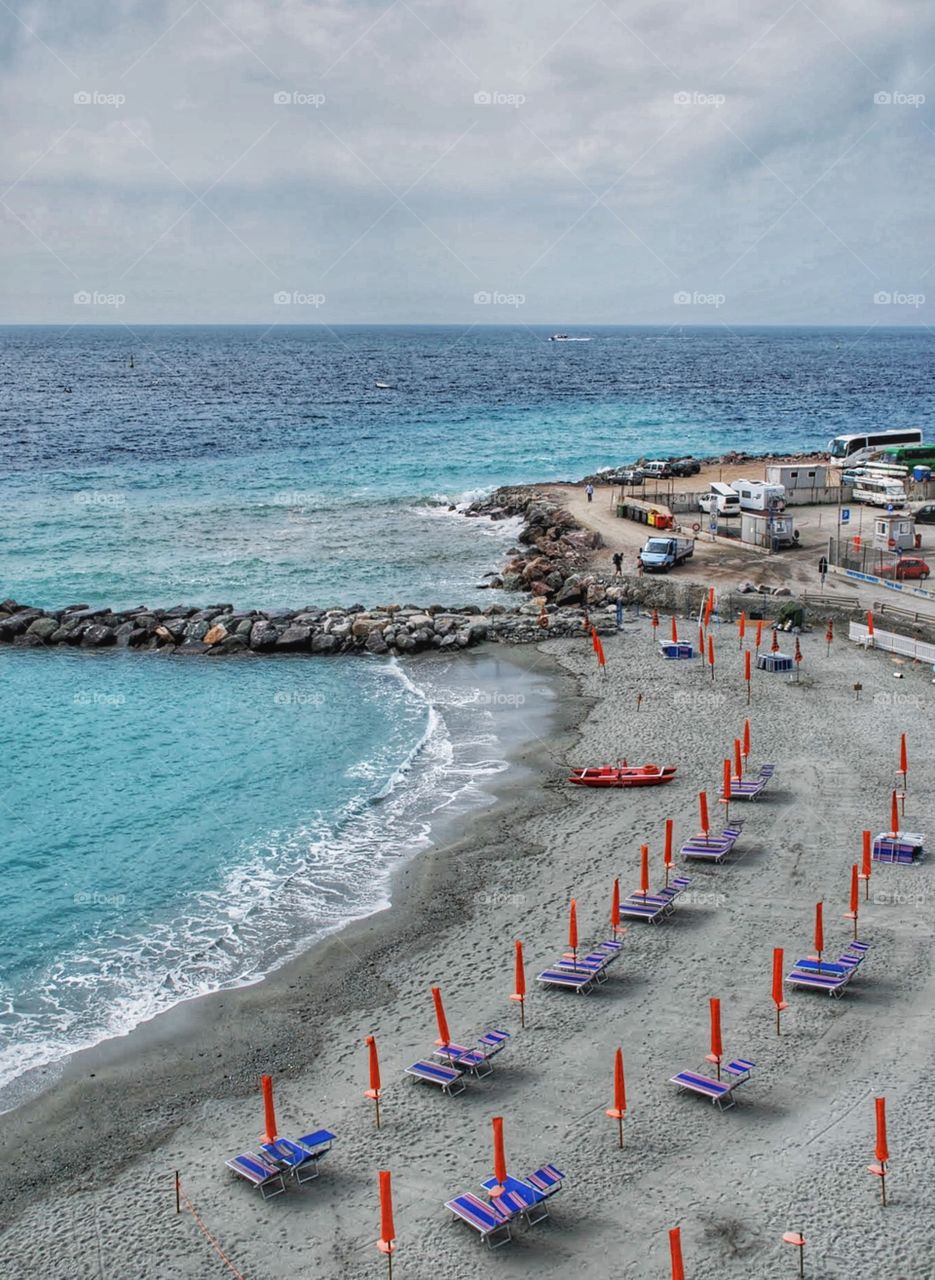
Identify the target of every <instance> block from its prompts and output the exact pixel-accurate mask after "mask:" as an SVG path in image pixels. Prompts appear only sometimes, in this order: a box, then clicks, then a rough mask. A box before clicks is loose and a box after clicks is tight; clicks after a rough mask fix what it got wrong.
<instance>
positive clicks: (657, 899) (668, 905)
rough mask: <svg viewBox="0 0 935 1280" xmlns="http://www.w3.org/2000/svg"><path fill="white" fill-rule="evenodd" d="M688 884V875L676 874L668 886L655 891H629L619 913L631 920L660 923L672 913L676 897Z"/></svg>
mask: <svg viewBox="0 0 935 1280" xmlns="http://www.w3.org/2000/svg"><path fill="white" fill-rule="evenodd" d="M690 884H691V879H690V878H689V877H688V876H676V877H675V878H674V879H673V880H672V882H671V884H670V885H669V887H668V888H666V889H659V890H658V891H657V892H656V893H647V894H645V895H644V894H642V893H631V894H630V896H629V897H628V898H627V899H626V901H625V902H621V904H620V914H621V915H622V916H627V917H629V918H630V919H631V920H645V921H647V923H649V924H660V923H661V922H662V921H663V920H665V919H666V918H667V917H668V916H670V915H671V914H672V912H673V911H674V910H675V908H676V905H677V903H678V899H679V898H680V897H681V895H682V894H683V893H684V892H685V890H686V889H687V888H688V886H689V885H690Z"/></svg>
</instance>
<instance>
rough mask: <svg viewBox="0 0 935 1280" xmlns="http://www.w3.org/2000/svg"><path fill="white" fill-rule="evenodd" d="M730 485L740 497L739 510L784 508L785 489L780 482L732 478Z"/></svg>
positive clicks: (778, 509) (774, 509)
mask: <svg viewBox="0 0 935 1280" xmlns="http://www.w3.org/2000/svg"><path fill="white" fill-rule="evenodd" d="M730 487H731V488H732V489H733V490H734V492H735V493H736V494H737V496H738V497H739V499H740V509H741V511H782V510H784V508H785V505H786V490H785V487H784V486H783V485H781V484H765V483H764V482H763V481H762V480H734V481H733V483H732V484H731V486H730Z"/></svg>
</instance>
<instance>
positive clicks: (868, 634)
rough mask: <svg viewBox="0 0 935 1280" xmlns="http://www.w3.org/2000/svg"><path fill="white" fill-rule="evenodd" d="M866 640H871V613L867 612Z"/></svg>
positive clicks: (870, 611)
mask: <svg viewBox="0 0 935 1280" xmlns="http://www.w3.org/2000/svg"><path fill="white" fill-rule="evenodd" d="M867 639H868V640H872V639H873V611H872V610H871V609H868V610H867Z"/></svg>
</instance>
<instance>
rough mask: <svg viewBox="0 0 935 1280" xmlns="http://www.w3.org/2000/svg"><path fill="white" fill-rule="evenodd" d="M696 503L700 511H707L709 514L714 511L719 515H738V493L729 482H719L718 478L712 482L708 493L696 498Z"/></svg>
mask: <svg viewBox="0 0 935 1280" xmlns="http://www.w3.org/2000/svg"><path fill="white" fill-rule="evenodd" d="M698 505H699V507H700V508H701V510H702V511H707V512H708V514H709V515H710V514H711V513H712V512H716V513H717V514H718V515H719V516H739V515H740V496H739V494H738V493H737V492H736V490H734V489H732V488H731V487H730V485H729V484H721V482H720V481H719V480H714V481H713V482H712V484H711V492H710V493H703V494H702V495H701V497H700V498H699V499H698Z"/></svg>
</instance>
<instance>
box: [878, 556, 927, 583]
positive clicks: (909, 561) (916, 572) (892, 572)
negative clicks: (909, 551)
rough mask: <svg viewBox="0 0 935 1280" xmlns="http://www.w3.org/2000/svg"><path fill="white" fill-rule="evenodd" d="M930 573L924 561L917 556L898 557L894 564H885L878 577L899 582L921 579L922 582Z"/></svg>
mask: <svg viewBox="0 0 935 1280" xmlns="http://www.w3.org/2000/svg"><path fill="white" fill-rule="evenodd" d="M931 572H932V571H931V569H930V568H929V567H928V565H927V564H926V563H925V561H924V560H920V559H919V557H918V556H900V557H899V559H898V560H897V561H896V562H895V563H894V564H885V565H884V566H883V568H882V569H880V571H879V574H878V577H880V578H896V579H897V580H898V581H900V582H901V581H902V580H903V579H904V578H921V579H922V580H923V581H924V580H925V579H926V578H927V577H928V576H929V574H930V573H931Z"/></svg>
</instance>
